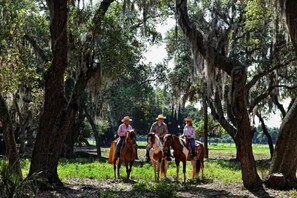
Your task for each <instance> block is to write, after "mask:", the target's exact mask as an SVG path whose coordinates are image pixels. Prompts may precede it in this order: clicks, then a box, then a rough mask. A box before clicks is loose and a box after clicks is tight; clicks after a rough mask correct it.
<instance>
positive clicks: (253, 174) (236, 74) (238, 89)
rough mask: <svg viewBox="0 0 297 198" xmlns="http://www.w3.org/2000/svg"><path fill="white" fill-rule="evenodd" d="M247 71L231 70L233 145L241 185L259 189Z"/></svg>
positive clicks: (243, 69) (240, 68) (241, 68)
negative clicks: (239, 170) (247, 89)
mask: <svg viewBox="0 0 297 198" xmlns="http://www.w3.org/2000/svg"><path fill="white" fill-rule="evenodd" d="M246 79H247V71H246V68H244V67H235V68H234V69H233V70H232V75H231V80H232V90H231V93H232V99H231V103H232V111H233V114H234V117H235V120H236V128H237V132H236V135H235V144H236V148H237V152H238V154H239V161H240V166H241V173H242V180H243V185H244V186H245V187H246V188H247V189H255V188H258V187H260V186H261V185H262V184H261V179H260V177H259V175H258V173H257V169H256V162H255V159H254V155H253V150H252V129H251V126H250V119H249V114H248V111H247V104H246V95H245V94H246V89H245V84H246Z"/></svg>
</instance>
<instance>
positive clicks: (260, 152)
mask: <svg viewBox="0 0 297 198" xmlns="http://www.w3.org/2000/svg"><path fill="white" fill-rule="evenodd" d="M141 144H143V143H141ZM253 150H254V154H255V156H256V158H257V159H268V158H269V149H268V146H266V145H254V146H253ZM108 151H109V149H108V148H102V155H103V157H105V158H106V157H107V156H108ZM235 153H236V148H235V145H234V144H211V145H209V155H210V159H208V160H205V168H204V177H205V179H206V180H211V181H212V180H215V181H216V182H222V183H239V182H241V172H240V165H239V162H237V161H235V160H230V158H234V157H235ZM139 156H140V159H141V160H142V161H144V159H145V158H144V156H145V150H144V149H139ZM29 163H30V162H29V160H23V161H22V171H23V173H24V175H26V174H27V173H28V170H29ZM267 163H268V162H265V163H264V164H263V162H262V163H260V162H259V163H258V171H259V175H260V176H262V177H265V176H266V175H267V174H268V168H269V164H267ZM191 169H192V167H191V164H190V163H189V162H188V164H187V178H190V173H191ZM58 173H59V176H60V178H61V179H62V180H64V181H65V180H67V179H69V178H94V179H107V178H113V166H112V165H111V164H108V163H107V162H106V160H101V161H95V160H91V159H73V160H65V159H61V160H60V163H59V166H58ZM121 175H122V176H125V175H126V172H125V168H124V167H122V169H121ZM175 176H176V167H175V163H174V162H170V163H169V169H168V177H169V178H170V179H172V180H173V179H174V178H175ZM181 178H182V168H180V179H181ZM132 179H134V180H143V181H153V179H154V177H153V168H152V165H151V164H149V163H144V162H136V163H135V165H134V166H133V171H132Z"/></svg>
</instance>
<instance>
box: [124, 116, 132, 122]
mask: <svg viewBox="0 0 297 198" xmlns="http://www.w3.org/2000/svg"><path fill="white" fill-rule="evenodd" d="M125 121H130V122H131V121H132V119H131V118H130V117H129V116H125V117H123V119H122V122H125Z"/></svg>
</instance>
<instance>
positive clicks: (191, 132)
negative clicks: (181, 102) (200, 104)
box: [183, 117, 196, 156]
mask: <svg viewBox="0 0 297 198" xmlns="http://www.w3.org/2000/svg"><path fill="white" fill-rule="evenodd" d="M185 122H186V125H185V127H184V130H183V135H184V136H185V137H186V140H187V141H188V142H190V145H191V149H192V155H193V156H195V155H196V150H195V128H194V127H193V125H192V122H193V120H192V118H190V117H187V118H185Z"/></svg>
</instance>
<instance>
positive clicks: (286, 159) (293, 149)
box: [270, 98, 297, 187]
mask: <svg viewBox="0 0 297 198" xmlns="http://www.w3.org/2000/svg"><path fill="white" fill-rule="evenodd" d="M296 117H297V98H296V99H295V102H294V104H293V106H292V107H291V109H290V110H289V112H288V113H287V114H286V116H285V118H284V120H283V122H282V125H281V127H280V132H279V135H278V139H277V142H276V145H275V150H274V155H273V158H272V165H271V169H270V173H282V174H283V175H284V176H285V178H286V181H287V184H288V186H289V187H294V185H295V184H296V183H297V179H296V169H297V155H296V153H297V144H296V142H297V122H296ZM295 187H296V186H295Z"/></svg>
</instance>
